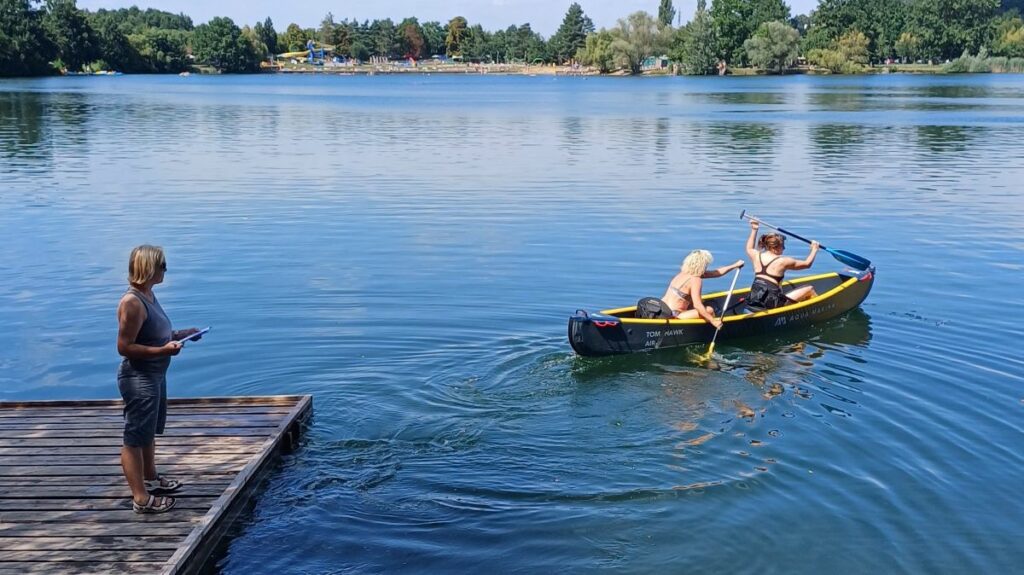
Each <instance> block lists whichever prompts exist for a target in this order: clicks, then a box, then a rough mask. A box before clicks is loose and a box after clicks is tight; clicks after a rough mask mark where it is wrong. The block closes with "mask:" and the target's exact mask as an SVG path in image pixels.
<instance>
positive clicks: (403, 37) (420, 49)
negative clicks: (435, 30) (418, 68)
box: [398, 18, 427, 60]
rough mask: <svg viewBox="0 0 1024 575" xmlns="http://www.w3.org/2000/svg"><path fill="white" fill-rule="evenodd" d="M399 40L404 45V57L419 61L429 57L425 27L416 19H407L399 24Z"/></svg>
mask: <svg viewBox="0 0 1024 575" xmlns="http://www.w3.org/2000/svg"><path fill="white" fill-rule="evenodd" d="M398 39H399V42H400V43H401V45H402V57H403V58H413V59H416V60H419V59H420V58H423V57H424V56H426V55H427V41H426V39H425V38H424V37H423V27H422V26H420V22H419V20H417V19H416V18H406V19H405V20H402V22H401V23H399V24H398Z"/></svg>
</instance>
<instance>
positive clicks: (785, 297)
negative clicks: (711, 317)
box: [747, 220, 818, 309]
mask: <svg viewBox="0 0 1024 575" xmlns="http://www.w3.org/2000/svg"><path fill="white" fill-rule="evenodd" d="M760 225H761V223H760V222H758V221H757V220H750V237H749V238H747V255H748V256H750V261H751V263H753V264H754V283H753V284H752V285H751V286H750V296H749V297H748V298H747V304H748V305H752V306H754V307H762V308H765V309H772V308H776V307H782V306H784V305H789V304H791V303H796V302H798V301H803V300H805V299H811V298H812V297H816V296H817V295H818V294H817V293H816V292H815V291H814V287H812V286H804V287H802V288H797V289H795V290H793V291H791V292H789V293H782V278H783V277H785V275H786V270H805V269H808V268H809V267H811V265H812V264H814V257H815V256H817V255H818V242H811V253H810V254H808V256H807V257H806V258H804V259H803V260H797V259H794V258H791V257H788V256H783V255H782V252H783V250H785V249H786V238H785V236H783V235H782V234H774V233H773V234H764V235H762V236H761V239H760V240H758V242H757V248H755V247H754V240H755V239H756V238H757V230H758V228H759V227H760ZM758 248H760V249H758Z"/></svg>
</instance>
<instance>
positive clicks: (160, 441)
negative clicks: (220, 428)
mask: <svg viewBox="0 0 1024 575" xmlns="http://www.w3.org/2000/svg"><path fill="white" fill-rule="evenodd" d="M265 440H266V437H265V436H249V435H244V436H234V437H231V436H220V437H217V439H216V440H213V441H211V440H210V438H208V437H203V436H194V435H185V436H175V437H167V436H165V435H158V436H157V437H156V445H157V453H159V452H160V450H161V449H162V448H163V447H164V446H167V445H210V444H211V443H215V444H216V445H255V446H257V448H258V447H259V446H260V445H262V444H263V442H264V441H265ZM123 444H124V441H123V438H122V437H121V435H117V436H113V435H111V436H108V437H57V438H53V437H21V438H6V439H3V438H0V447H65V446H82V447H86V446H88V447H105V446H106V447H110V446H112V447H116V448H117V449H121V446H122V445H123Z"/></svg>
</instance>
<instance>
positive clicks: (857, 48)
mask: <svg viewBox="0 0 1024 575" xmlns="http://www.w3.org/2000/svg"><path fill="white" fill-rule="evenodd" d="M869 44H870V42H869V40H868V37H867V36H865V35H864V33H863V32H861V31H860V30H850V31H849V32H847V33H846V34H843V35H842V36H840V37H839V40H836V49H837V50H839V53H840V54H841V55H842V56H843V58H844V59H845V60H846V61H848V62H853V63H854V64H860V65H862V66H863V65H866V64H867V63H868V61H869V60H868V45H869Z"/></svg>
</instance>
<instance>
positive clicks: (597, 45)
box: [576, 28, 615, 73]
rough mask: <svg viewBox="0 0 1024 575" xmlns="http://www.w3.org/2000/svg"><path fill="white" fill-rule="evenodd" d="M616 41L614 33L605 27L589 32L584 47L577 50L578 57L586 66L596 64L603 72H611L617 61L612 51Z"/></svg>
mask: <svg viewBox="0 0 1024 575" xmlns="http://www.w3.org/2000/svg"><path fill="white" fill-rule="evenodd" d="M614 41H615V37H614V36H613V35H612V33H611V32H609V31H608V30H605V29H604V28H601V30H600V31H599V32H593V33H591V34H588V35H587V39H586V40H585V41H584V43H583V47H582V48H580V49H579V51H578V52H576V59H577V60H579V61H580V63H581V64H583V65H584V66H594V67H595V68H597V69H598V70H599V71H601V72H602V73H607V72H611V71H612V66H613V65H614V62H615V55H614V54H613V53H612V43H613V42H614Z"/></svg>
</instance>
